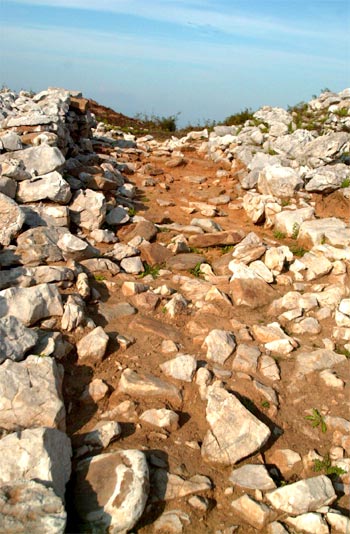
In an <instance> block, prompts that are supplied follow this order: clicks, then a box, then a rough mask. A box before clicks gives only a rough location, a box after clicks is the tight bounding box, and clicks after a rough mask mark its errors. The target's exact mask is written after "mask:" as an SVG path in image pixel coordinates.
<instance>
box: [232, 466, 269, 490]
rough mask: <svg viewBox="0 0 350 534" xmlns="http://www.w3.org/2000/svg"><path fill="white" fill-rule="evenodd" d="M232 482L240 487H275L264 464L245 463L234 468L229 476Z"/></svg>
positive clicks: (261, 488)
mask: <svg viewBox="0 0 350 534" xmlns="http://www.w3.org/2000/svg"><path fill="white" fill-rule="evenodd" d="M229 481H230V482H232V484H234V485H237V486H239V487H241V488H247V489H259V490H262V491H265V490H271V489H274V488H275V487H276V484H275V482H274V481H273V480H272V478H271V477H270V475H269V473H268V471H267V469H266V467H265V466H264V465H252V464H247V465H243V466H242V467H239V468H238V469H234V470H233V471H232V473H231V475H230V477H229Z"/></svg>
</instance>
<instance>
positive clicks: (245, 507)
mask: <svg viewBox="0 0 350 534" xmlns="http://www.w3.org/2000/svg"><path fill="white" fill-rule="evenodd" d="M231 506H232V508H233V509H234V511H235V513H236V514H237V515H238V516H239V517H241V518H242V519H244V520H245V521H246V522H247V523H249V525H252V527H254V528H256V529H258V530H261V529H263V528H264V527H265V526H266V524H267V523H268V522H269V520H270V517H271V510H270V508H269V507H268V506H266V504H263V503H259V502H257V501H255V500H254V499H252V498H251V497H249V495H247V494H245V495H242V497H239V498H238V499H236V500H235V501H232V503H231Z"/></svg>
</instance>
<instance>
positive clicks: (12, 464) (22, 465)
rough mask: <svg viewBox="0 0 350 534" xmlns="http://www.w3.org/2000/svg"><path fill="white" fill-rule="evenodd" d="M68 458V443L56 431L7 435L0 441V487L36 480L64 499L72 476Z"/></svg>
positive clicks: (62, 433) (29, 430) (34, 431)
mask: <svg viewBox="0 0 350 534" xmlns="http://www.w3.org/2000/svg"><path fill="white" fill-rule="evenodd" d="M9 451H11V454H9ZM71 456H72V448H71V444H70V439H69V438H68V436H67V435H66V434H65V433H64V432H61V431H60V430H57V429H56V428H30V429H27V430H23V431H21V432H15V433H13V434H8V435H7V436H5V437H4V438H2V439H1V440H0V486H3V485H5V484H9V483H12V482H16V481H17V480H20V479H25V480H33V479H35V480H36V481H38V482H42V483H44V484H45V485H46V486H49V487H52V488H53V490H54V492H55V493H56V495H58V496H59V497H61V498H62V499H63V498H64V493H65V486H66V484H67V482H68V480H69V478H70V474H71V460H70V459H71Z"/></svg>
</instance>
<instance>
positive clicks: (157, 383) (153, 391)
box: [118, 369, 182, 403]
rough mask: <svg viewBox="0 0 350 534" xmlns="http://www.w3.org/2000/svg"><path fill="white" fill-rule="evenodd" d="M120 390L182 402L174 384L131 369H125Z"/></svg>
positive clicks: (133, 394)
mask: <svg viewBox="0 0 350 534" xmlns="http://www.w3.org/2000/svg"><path fill="white" fill-rule="evenodd" d="M118 391H119V392H120V393H127V394H129V395H132V396H136V397H144V396H146V397H147V396H149V397H160V398H162V397H164V398H166V399H168V400H169V401H170V402H171V401H173V402H175V403H180V402H181V400H182V396H181V393H180V391H179V390H178V388H177V387H176V386H174V385H173V384H170V383H169V382H165V381H164V380H161V379H160V378H158V377H156V376H154V375H150V374H146V373H143V374H141V373H137V372H136V371H132V370H131V369H125V371H123V373H122V375H121V377H120V381H119V385H118Z"/></svg>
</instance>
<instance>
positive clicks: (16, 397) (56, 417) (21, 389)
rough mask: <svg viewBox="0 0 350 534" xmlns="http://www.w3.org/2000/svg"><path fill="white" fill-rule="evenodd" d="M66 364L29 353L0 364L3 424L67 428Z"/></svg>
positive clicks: (11, 427) (9, 427)
mask: <svg viewBox="0 0 350 534" xmlns="http://www.w3.org/2000/svg"><path fill="white" fill-rule="evenodd" d="M62 380H63V367H62V366H61V365H60V364H57V363H56V361H55V360H54V359H53V358H50V357H41V356H28V358H27V359H26V360H25V361H23V362H13V361H11V360H6V361H5V362H4V363H3V364H2V365H1V366H0V427H1V428H5V429H6V430H10V431H14V430H17V429H19V428H33V427H40V426H45V427H52V428H59V429H60V430H65V426H66V410H65V407H64V403H63V399H62Z"/></svg>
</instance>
